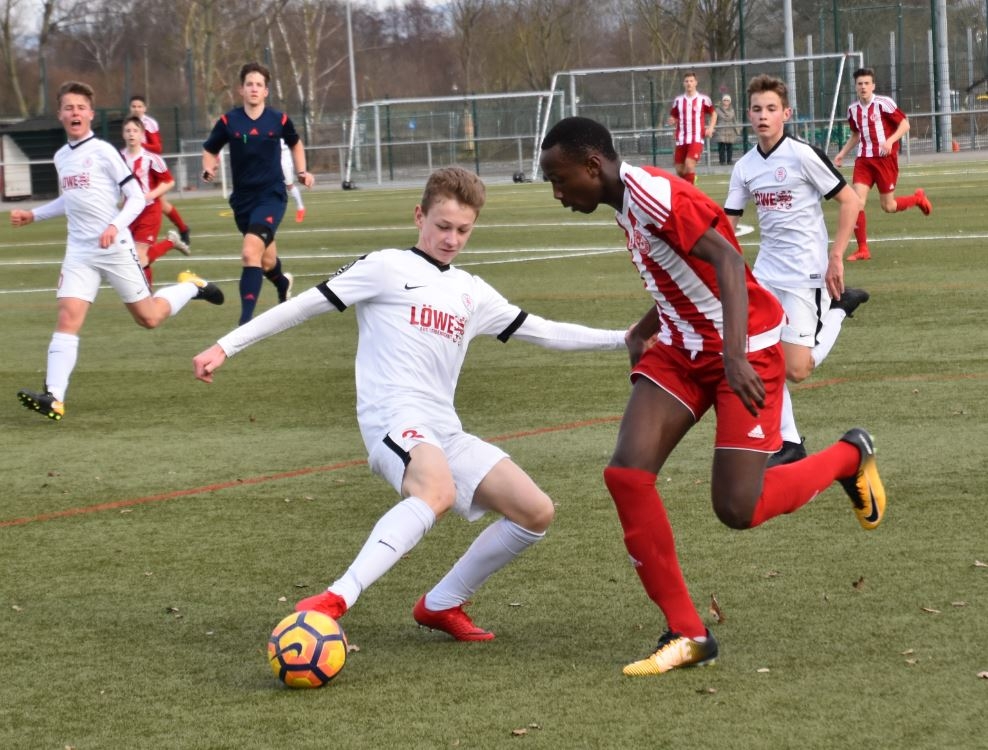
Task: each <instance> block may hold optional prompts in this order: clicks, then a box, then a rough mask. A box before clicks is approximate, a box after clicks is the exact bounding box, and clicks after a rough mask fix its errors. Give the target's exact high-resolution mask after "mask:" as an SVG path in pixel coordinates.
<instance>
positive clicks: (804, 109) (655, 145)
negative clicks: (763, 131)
mask: <svg viewBox="0 0 988 750" xmlns="http://www.w3.org/2000/svg"><path fill="white" fill-rule="evenodd" d="M861 65H862V54H861V53H860V52H848V53H830V54H819V55H803V56H796V57H772V58H761V59H755V60H734V61H730V62H716V63H712V62H696V63H680V64H677V65H643V66H634V67H621V68H594V69H584V70H566V71H560V72H558V73H556V74H554V75H553V78H552V85H551V91H552V98H551V100H550V104H549V106H548V107H545V109H544V111H543V114H542V121H541V124H540V127H539V132H538V137H537V141H536V142H537V143H541V141H542V139H543V138H544V137H545V134H546V132H547V131H548V129H549V127H550V126H551V124H552V123H553V122H555V121H556V120H558V119H560V118H562V117H566V116H570V115H583V116H586V117H592V118H593V119H595V120H597V121H599V122H601V123H603V124H604V125H606V126H607V127H608V129H610V131H611V133H612V134H613V135H614V141H615V147H616V148H617V150H618V153H620V154H622V155H624V156H635V157H638V158H639V159H649V160H650V161H651V163H652V164H658V163H660V162H662V161H665V160H668V161H669V162H670V163H671V154H672V152H673V150H674V148H675V138H674V133H673V130H672V128H671V127H669V126H668V125H666V120H667V118H668V116H669V110H670V108H671V105H672V101H673V99H675V97H676V96H678V95H679V94H681V93H682V90H683V75H684V74H685V73H686V72H687V71H692V72H693V73H695V74H696V77H697V82H698V86H697V89H698V90H699V91H700V92H702V93H704V94H707V95H708V96H709V97H710V98H711V99H712V100H713V102H714V104H715V105H716V104H717V103H718V102H719V101H720V99H721V97H722V96H723V95H724V94H728V95H730V97H731V99H732V100H733V103H734V108H735V110H736V111H737V113H738V121H739V123H741V124H742V126H743V131H742V133H743V134H742V142H743V144H744V146H747V144H749V143H751V142H753V139H754V137H753V134H752V133H751V131H750V129H749V128H748V127H747V125H746V122H745V120H746V118H745V110H746V108H747V97H746V95H745V91H746V89H747V85H748V81H749V80H750V79H751V78H753V77H754V76H756V75H760V74H763V73H766V74H769V75H773V76H776V77H778V78H781V79H782V80H783V81H785V82H786V85H787V87H788V89H789V104H790V106H791V107H792V108H793V116H792V118H791V120H790V124H789V129H790V132H792V133H794V134H795V135H798V136H799V137H800V138H803V139H804V140H807V141H809V142H810V143H813V144H814V145H816V146H819V147H820V148H821V149H823V150H824V151H827V149H828V148H829V147H830V145H831V143H832V142H834V141H839V142H840V143H843V141H844V139H845V138H846V134H845V132H844V113H845V112H846V110H847V105H848V103H849V99H850V97H853V96H854V85H853V81H851V73H852V72H853V71H854V70H855V68H858V67H860V66H861ZM704 153H705V158H706V159H708V160H709V158H710V154H711V149H710V148H707V149H705V152H704ZM538 157H539V154H538V149H536V152H535V155H534V158H533V161H532V164H531V173H530V174H531V178H532V179H535V178H536V177H537V175H538ZM708 163H709V161H708Z"/></svg>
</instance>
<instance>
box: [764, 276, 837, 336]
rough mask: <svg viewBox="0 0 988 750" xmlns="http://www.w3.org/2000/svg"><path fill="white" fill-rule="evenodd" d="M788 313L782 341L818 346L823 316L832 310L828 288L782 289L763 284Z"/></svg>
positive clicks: (783, 327)
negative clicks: (817, 338) (817, 340)
mask: <svg viewBox="0 0 988 750" xmlns="http://www.w3.org/2000/svg"><path fill="white" fill-rule="evenodd" d="M762 286H764V287H766V288H767V289H768V290H769V291H770V292H772V294H774V295H775V297H776V299H778V300H779V302H780V303H782V309H783V310H785V311H786V318H787V320H786V323H785V325H783V326H782V340H783V341H784V342H786V343H787V344H798V345H799V346H808V347H810V348H812V347H814V346H816V337H817V334H818V333H819V332H820V327H821V326H822V325H823V316H824V315H826V314H827V311H828V310H829V309H830V293H829V292H828V291H827V289H826V287H823V288H819V289H781V288H779V287H775V286H772V285H771V284H765V283H764V282H763V283H762Z"/></svg>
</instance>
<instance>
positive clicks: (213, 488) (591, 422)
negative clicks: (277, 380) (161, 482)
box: [0, 417, 621, 529]
mask: <svg viewBox="0 0 988 750" xmlns="http://www.w3.org/2000/svg"><path fill="white" fill-rule="evenodd" d="M620 419H621V418H620V417H600V418H599V419H586V420H582V421H580V422H568V423H566V424H560V425H554V426H552V427H540V428H538V429H535V430H523V431H521V432H511V433H508V434H506V435H497V436H496V437H492V438H487V440H488V441H490V442H492V443H500V442H504V441H506V440H514V439H517V438H524V437H532V436H533V435H546V434H548V433H551V432H563V431H565V430H577V429H580V428H581V427H592V426H595V425H599V424H607V423H610V422H617V421H619V420H620ZM366 463H367V460H366V459H363V458H359V459H358V458H355V459H351V460H349V461H340V462H338V463H335V464H328V465H326V466H310V467H307V468H303V469H293V470H292V471H282V472H278V473H277V474H265V475H264V476H260V477H250V478H248V479H233V480H230V481H229V482H219V483H217V484H207V485H204V486H202V487H191V488H189V489H187V490H173V491H172V492H163V493H161V494H159V495H148V496H146V497H133V498H129V499H126V500H114V501H112V502H107V503H97V504H96V505H84V506H81V507H78V508H66V509H65V510H56V511H52V512H51V513H41V514H39V515H37V516H26V517H24V518H12V519H10V520H8V521H0V529H4V528H8V527H11V526H25V525H27V524H29V523H39V522H41V521H54V520H56V519H59V518H69V517H71V516H82V515H88V514H89V513H100V512H102V511H104V510H116V509H119V508H132V507H134V506H135V505H148V504H150V503H158V502H161V501H163V500H174V499H176V498H179V497H191V496H193V495H202V494H205V493H207V492H217V491H219V490H228V489H231V488H232V487H243V486H244V485H248V484H262V483H264V482H276V481H278V480H281V479H294V478H295V477H302V476H306V475H308V474H321V473H323V472H327V471H339V470H341V469H351V468H353V467H354V466H363V465H365V464H366Z"/></svg>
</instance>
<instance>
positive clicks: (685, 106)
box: [669, 93, 714, 146]
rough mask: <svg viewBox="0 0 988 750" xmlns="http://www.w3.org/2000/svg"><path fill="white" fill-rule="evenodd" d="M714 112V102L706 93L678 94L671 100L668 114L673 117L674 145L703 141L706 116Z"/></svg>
mask: <svg viewBox="0 0 988 750" xmlns="http://www.w3.org/2000/svg"><path fill="white" fill-rule="evenodd" d="M713 113H714V104H713V102H712V101H710V97H709V96H707V95H706V94H699V93H698V94H694V95H693V96H686V94H680V95H679V96H677V97H676V98H675V100H673V102H672V109H670V110H669V114H670V115H671V116H672V117H675V118H676V120H677V121H678V122H677V123H676V145H677V146H687V145H689V144H691V143H703V130H704V123H705V121H706V118H707V117H708V116H710V115H713Z"/></svg>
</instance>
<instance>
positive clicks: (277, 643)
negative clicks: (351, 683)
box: [268, 610, 347, 688]
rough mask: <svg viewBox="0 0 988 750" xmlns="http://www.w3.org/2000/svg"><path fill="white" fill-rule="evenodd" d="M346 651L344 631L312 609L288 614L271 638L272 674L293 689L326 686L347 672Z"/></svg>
mask: <svg viewBox="0 0 988 750" xmlns="http://www.w3.org/2000/svg"><path fill="white" fill-rule="evenodd" d="M346 652H347V642H346V634H345V633H344V632H343V628H341V627H340V626H339V624H338V623H337V622H336V620H334V619H333V618H332V617H330V616H329V615H324V614H323V613H322V612H315V611H312V610H308V611H305V612H293V613H292V614H290V615H288V617H286V618H285V619H284V620H282V621H281V622H279V623H278V624H277V625H276V626H275V628H274V630H273V631H272V632H271V637H270V638H269V639H268V661H269V662H270V664H271V671H272V672H274V676H275V677H277V678H278V679H279V680H281V681H282V682H284V683H285V684H286V685H288V687H291V688H318V687H322V686H323V685H325V684H326V683H328V682H329V681H330V680H332V679H333V678H334V677H336V675H338V674H339V673H340V670H341V669H343V665H344V663H346Z"/></svg>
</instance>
